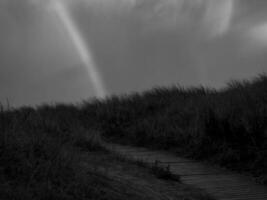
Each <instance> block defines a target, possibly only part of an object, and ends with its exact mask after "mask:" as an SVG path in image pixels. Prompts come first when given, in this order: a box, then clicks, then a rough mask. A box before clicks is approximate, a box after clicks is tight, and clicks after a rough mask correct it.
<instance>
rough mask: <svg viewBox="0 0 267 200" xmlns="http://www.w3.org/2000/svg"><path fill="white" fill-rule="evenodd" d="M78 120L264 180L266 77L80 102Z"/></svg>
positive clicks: (122, 137)
mask: <svg viewBox="0 0 267 200" xmlns="http://www.w3.org/2000/svg"><path fill="white" fill-rule="evenodd" d="M81 114H82V116H83V117H82V123H83V124H85V126H88V127H93V129H97V130H100V131H101V132H102V133H103V134H104V135H105V136H106V137H109V138H111V139H114V141H116V142H117V141H120V142H123V143H129V144H134V145H138V146H148V147H153V148H162V149H169V150H171V151H174V152H176V153H180V154H181V155H184V156H188V157H191V158H195V159H201V160H208V161H211V162H214V163H217V164H220V165H222V166H225V167H228V168H231V169H235V170H238V171H241V172H243V173H249V174H253V175H254V176H255V177H257V179H258V181H261V182H263V183H266V182H267V178H266V177H267V76H266V75H260V76H259V77H257V78H255V79H254V80H252V81H231V82H230V83H229V84H228V85H227V87H225V88H223V89H221V90H215V89H209V88H204V87H198V88H183V87H181V86H175V87H170V88H156V89H153V90H151V91H147V92H145V93H143V94H132V95H128V96H121V97H118V96H113V97H110V98H108V99H106V100H103V101H99V100H95V101H91V102H87V103H84V105H83V106H82V109H81Z"/></svg>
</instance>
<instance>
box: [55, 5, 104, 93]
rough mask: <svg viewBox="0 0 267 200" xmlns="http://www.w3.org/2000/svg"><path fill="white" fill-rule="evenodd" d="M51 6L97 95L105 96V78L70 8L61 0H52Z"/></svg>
mask: <svg viewBox="0 0 267 200" xmlns="http://www.w3.org/2000/svg"><path fill="white" fill-rule="evenodd" d="M51 6H52V8H53V9H54V11H55V13H56V15H57V17H58V19H59V20H60V22H61V23H62V25H63V26H64V28H65V29H66V31H67V33H68V34H69V37H70V39H71V41H72V43H73V45H74V47H75V48H76V50H77V52H78V54H79V56H80V58H81V60H82V62H83V64H84V66H85V67H86V69H87V72H88V76H89V78H90V80H91V82H92V84H93V87H94V89H95V93H96V96H97V97H99V98H103V97H105V96H106V89H105V87H104V83H103V79H102V78H101V75H100V73H99V71H98V69H97V67H96V64H95V62H94V59H93V56H92V52H91V50H90V48H89V47H88V45H87V43H86V40H85V39H84V38H83V36H82V34H81V32H80V31H79V29H78V27H77V26H76V25H75V23H74V21H73V18H72V16H71V14H70V12H69V10H68V8H67V7H66V5H65V4H64V3H63V2H62V1H61V0H56V1H52V4H51Z"/></svg>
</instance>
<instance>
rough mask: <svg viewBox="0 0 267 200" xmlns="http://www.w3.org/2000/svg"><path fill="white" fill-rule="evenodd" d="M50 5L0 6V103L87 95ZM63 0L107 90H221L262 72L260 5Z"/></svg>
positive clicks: (266, 46) (263, 7) (233, 0)
mask: <svg viewBox="0 0 267 200" xmlns="http://www.w3.org/2000/svg"><path fill="white" fill-rule="evenodd" d="M51 1H52V0H51ZM51 1H41V0H23V1H22V0H3V1H1V2H0V26H1V32H0V59H1V60H0V64H1V67H0V100H1V101H5V99H6V98H8V99H9V101H10V102H11V104H13V105H23V104H36V103H42V102H54V101H64V102H75V101H78V100H80V99H85V98H88V97H93V96H94V95H95V93H94V90H93V88H92V85H91V82H90V80H88V76H87V75H86V73H85V69H84V67H83V66H82V63H81V61H80V60H79V56H78V55H77V52H76V50H75V48H73V45H72V43H71V42H70V39H69V37H68V35H67V34H66V33H65V31H64V29H63V28H62V25H60V24H59V23H58V21H57V20H55V16H54V15H53V12H52V9H51V7H50V6H51V3H50V2H51ZM63 1H64V3H66V5H67V6H68V8H69V10H70V12H71V15H72V16H73V19H74V21H75V23H77V27H78V28H79V29H80V31H81V33H82V35H83V37H84V38H85V39H86V42H87V46H88V47H90V50H91V51H92V54H93V56H94V59H95V62H96V65H97V67H98V69H99V71H100V73H101V75H102V77H103V82H104V83H105V84H106V88H107V90H108V93H109V94H114V93H115V94H121V93H125V92H131V91H142V90H145V89H149V88H151V87H155V86H157V85H160V86H166V85H172V84H176V83H180V84H183V85H187V86H188V85H198V84H204V85H209V86H213V87H221V86H222V85H224V84H225V82H226V81H227V80H229V79H233V78H249V77H252V76H255V75H257V74H258V73H261V72H264V71H266V69H267V66H266V62H267V58H266V53H267V36H266V33H267V14H266V13H267V12H266V11H267V3H266V1H265V0H257V1H250V0H63Z"/></svg>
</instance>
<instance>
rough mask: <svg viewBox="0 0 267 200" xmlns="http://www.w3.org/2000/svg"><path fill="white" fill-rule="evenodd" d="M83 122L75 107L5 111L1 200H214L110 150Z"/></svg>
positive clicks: (1, 115)
mask: <svg viewBox="0 0 267 200" xmlns="http://www.w3.org/2000/svg"><path fill="white" fill-rule="evenodd" d="M81 119H83V115H82V114H81V110H80V108H78V107H76V106H72V105H54V106H41V107H38V108H29V107H24V108H20V109H9V110H4V109H3V108H2V109H1V111H0V163H1V165H0V199H7V200H8V199H12V200H26V199H27V200H47V199H49V200H61V199H62V200H63V199H64V200H74V199H75V200H85V199H86V200H88V199H92V200H124V199H129V200H137V199H138V200H142V199H144V200H145V199H151V200H153V199H181V200H182V199H186V198H187V199H196V200H197V199H203V200H204V199H205V200H206V199H212V198H211V197H209V196H208V195H207V194H205V193H204V192H203V191H201V190H198V189H194V188H190V187H188V186H185V185H183V184H181V183H180V182H179V179H178V178H177V179H175V180H174V179H172V181H170V180H171V179H170V178H172V177H174V175H172V174H171V173H170V171H168V170H167V169H163V168H160V167H158V166H146V165H145V164H141V163H139V164H138V163H135V162H130V161H129V160H127V159H124V158H122V157H120V156H118V155H115V154H113V153H111V152H108V150H106V149H105V147H104V141H103V140H102V137H101V135H100V132H99V131H97V130H96V129H92V128H90V127H91V124H90V122H88V123H86V125H85V124H82V123H81ZM85 127H87V128H85ZM157 177H159V178H161V179H158V178H157ZM166 180H168V181H166Z"/></svg>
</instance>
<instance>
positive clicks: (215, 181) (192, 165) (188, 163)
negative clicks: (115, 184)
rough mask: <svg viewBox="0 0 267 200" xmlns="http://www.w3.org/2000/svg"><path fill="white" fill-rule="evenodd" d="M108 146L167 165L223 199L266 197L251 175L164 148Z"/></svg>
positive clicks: (261, 199) (186, 180) (266, 192)
mask: <svg viewBox="0 0 267 200" xmlns="http://www.w3.org/2000/svg"><path fill="white" fill-rule="evenodd" d="M108 148H109V149H110V150H112V151H114V152H117V153H119V154H121V155H124V156H127V157H129V158H132V159H136V160H142V161H144V162H147V163H155V161H157V162H158V163H160V165H163V166H169V167H170V170H171V172H172V173H174V174H178V175H180V176H181V180H182V182H183V183H185V184H189V185H193V186H194V187H197V188H201V189H204V190H206V191H207V192H208V193H209V194H211V195H212V196H214V197H215V198H217V199H220V200H221V199H223V200H267V187H266V186H263V185H260V184H257V183H255V182H254V181H253V180H251V178H249V177H246V176H243V175H239V174H236V173H233V172H230V171H227V170H224V169H221V168H217V167H213V166H209V165H207V164H203V163H200V162H197V161H193V160H190V159H185V158H181V157H177V156H175V155H173V154H171V153H168V152H164V151H153V150H148V149H146V148H140V147H132V146H123V145H117V144H112V145H108Z"/></svg>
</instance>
